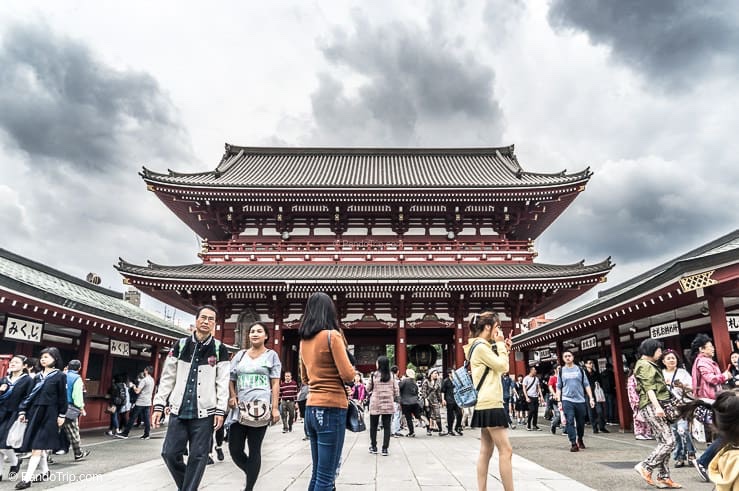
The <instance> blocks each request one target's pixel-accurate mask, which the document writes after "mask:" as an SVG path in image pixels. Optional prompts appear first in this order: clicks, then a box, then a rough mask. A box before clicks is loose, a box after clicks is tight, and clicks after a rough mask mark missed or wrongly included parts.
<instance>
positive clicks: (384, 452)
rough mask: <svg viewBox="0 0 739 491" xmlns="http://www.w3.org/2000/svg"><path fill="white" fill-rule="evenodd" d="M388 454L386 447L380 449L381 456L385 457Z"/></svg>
mask: <svg viewBox="0 0 739 491" xmlns="http://www.w3.org/2000/svg"><path fill="white" fill-rule="evenodd" d="M375 453H377V452H375ZM388 455H390V454H389V453H387V449H386V448H383V449H382V456H383V457H387V456H388Z"/></svg>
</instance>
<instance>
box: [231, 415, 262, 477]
mask: <svg viewBox="0 0 739 491" xmlns="http://www.w3.org/2000/svg"><path fill="white" fill-rule="evenodd" d="M266 433H267V426H260V427H258V428H254V427H252V426H244V425H241V424H239V423H233V424H232V425H231V426H230V427H229V429H228V451H229V452H230V453H231V458H232V459H233V461H234V464H236V466H237V467H238V468H239V469H241V470H242V471H244V474H246V491H252V490H253V489H254V484H256V482H257V477H259V469H260V468H261V467H262V440H264V435H265V434H266ZM247 444H248V446H249V455H248V456H247V455H246V454H245V453H244V446H245V445H247Z"/></svg>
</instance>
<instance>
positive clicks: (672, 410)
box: [659, 395, 682, 424]
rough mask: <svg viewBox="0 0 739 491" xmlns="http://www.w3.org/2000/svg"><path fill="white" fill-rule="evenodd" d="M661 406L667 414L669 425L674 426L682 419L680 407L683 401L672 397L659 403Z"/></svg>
mask: <svg viewBox="0 0 739 491" xmlns="http://www.w3.org/2000/svg"><path fill="white" fill-rule="evenodd" d="M659 405H660V406H662V409H663V410H664V412H665V419H666V420H667V422H668V423H670V424H672V423H674V422H675V421H677V420H678V419H680V406H681V405H682V404H681V401H680V400H679V399H678V398H677V397H675V396H674V395H670V398H669V399H667V400H664V401H659Z"/></svg>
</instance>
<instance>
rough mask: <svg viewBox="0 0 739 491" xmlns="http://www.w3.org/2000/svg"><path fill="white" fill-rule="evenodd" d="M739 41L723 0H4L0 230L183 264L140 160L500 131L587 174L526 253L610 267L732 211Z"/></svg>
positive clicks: (88, 261)
mask: <svg viewBox="0 0 739 491" xmlns="http://www.w3.org/2000/svg"><path fill="white" fill-rule="evenodd" d="M267 5H268V6H267ZM737 46H739V10H737V9H736V8H735V7H734V4H733V3H732V2H724V1H718V0H717V1H710V0H709V1H704V2H693V1H691V0H674V1H673V0H653V1H649V2H643V1H638V0H628V1H627V0H622V1H618V2H613V1H608V0H590V1H586V2H583V1H572V0H552V1H550V2H545V1H534V0H532V1H531V2H518V3H517V2H514V1H510V0H499V1H491V2H474V1H436V2H433V1H431V2H421V1H412V2H411V1H409V2H395V1H387V2H381V1H376V2H360V1H357V2H344V1H341V2H329V1H320V2H309V1H303V0H301V1H294V2H287V1H285V2H270V3H269V4H267V3H264V2H251V3H247V2H238V1H233V2H227V1H217V2H209V3H208V5H207V6H206V5H205V4H203V3H202V2H182V1H169V2H167V1H157V2H145V1H131V0H129V1H127V2H116V1H98V0H96V1H58V2H47V1H32V0H4V1H3V2H0V176H1V177H0V196H2V199H0V247H3V248H6V249H10V250H12V251H14V252H17V253H20V254H22V255H25V256H27V257H29V258H32V259H36V260H39V261H42V262H45V263H47V264H49V265H51V266H53V267H56V268H59V269H62V270H64V271H66V272H69V273H72V274H75V275H78V276H80V277H84V275H86V274H87V273H88V272H90V271H94V272H96V273H98V274H99V275H100V276H101V277H102V279H103V285H105V286H110V287H112V288H115V289H119V290H120V289H122V288H123V287H122V285H121V278H120V276H119V275H118V274H117V272H116V271H115V270H114V269H113V267H112V265H113V264H114V263H115V262H117V258H118V257H119V256H121V257H123V258H125V259H126V260H128V261H131V262H136V263H144V262H145V261H146V260H147V259H149V260H152V261H154V262H157V263H163V264H186V263H193V262H197V257H196V252H197V250H198V241H197V238H196V237H195V236H194V234H193V233H192V232H191V231H190V230H189V229H188V228H187V227H186V226H185V225H184V224H182V223H181V222H179V220H177V219H176V218H175V217H174V215H173V214H171V213H170V212H169V211H167V209H166V208H165V207H164V205H162V204H161V203H160V202H159V201H158V200H157V199H156V197H155V196H154V195H153V194H152V193H149V192H147V191H146V189H145V186H144V184H143V181H142V180H141V179H140V177H139V176H138V175H137V173H138V171H139V170H140V169H141V166H142V165H146V166H147V167H148V168H150V169H154V170H160V171H163V170H166V169H168V168H171V169H175V170H178V171H202V170H211V169H213V168H214V167H215V166H216V164H217V163H218V161H219V160H220V156H221V154H222V152H223V144H224V142H230V143H234V144H239V145H300V146H320V145H324V146H331V145H333V146H501V145H509V144H515V145H516V152H517V155H518V157H519V161H520V162H521V164H522V165H523V166H524V168H525V169H527V170H532V171H542V172H558V171H560V170H562V169H567V170H568V171H577V170H580V169H582V168H585V167H587V166H590V168H591V169H592V170H593V171H594V172H595V175H594V177H593V179H592V180H591V182H590V185H589V186H588V188H587V190H586V192H585V193H583V194H582V195H581V196H580V197H579V198H578V199H577V200H576V201H575V203H574V204H573V206H571V207H570V208H569V210H568V211H567V212H566V213H565V214H564V215H563V216H562V217H560V218H559V220H558V221H557V222H555V224H554V225H553V226H552V227H551V228H550V229H549V230H548V231H547V232H546V233H545V234H544V235H542V236H541V238H540V239H539V240H538V242H537V249H538V250H539V252H540V255H539V258H538V261H540V262H548V263H573V262H576V261H579V260H581V259H585V260H586V262H588V263H592V262H597V261H601V260H602V259H604V258H605V257H607V256H612V258H613V260H614V262H616V263H617V267H616V268H615V269H614V271H613V272H612V273H611V275H610V279H609V283H608V284H607V285H606V286H613V285H615V284H616V283H618V282H620V281H623V280H625V279H628V278H630V277H631V276H633V275H635V274H637V273H639V272H642V271H644V270H646V269H647V268H649V267H652V266H655V265H656V264H658V263H659V262H661V261H663V260H666V259H669V258H671V257H674V256H675V255H677V254H679V253H682V252H685V251H687V250H689V249H690V248H692V247H695V246H698V245H700V244H703V243H705V242H707V241H710V240H712V239H714V238H716V237H718V236H720V235H723V234H724V233H727V232H729V231H731V230H734V229H736V228H737V225H739V206H737V205H736V193H737V184H739V162H737V160H739V138H737V137H736V135H735V133H736V131H737V128H739V90H738V89H739V87H738V84H737V76H738V75H739V53H738V49H739V48H737ZM587 298H590V297H586V298H584V299H583V300H586V299H587ZM151 305H152V307H151V308H154V309H157V308H158V309H161V307H156V306H154V304H153V303H152V304H151Z"/></svg>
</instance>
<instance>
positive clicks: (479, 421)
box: [464, 312, 513, 491]
mask: <svg viewBox="0 0 739 491" xmlns="http://www.w3.org/2000/svg"><path fill="white" fill-rule="evenodd" d="M510 347H511V341H510V339H505V337H504V336H503V330H502V329H501V326H500V320H499V319H498V314H496V313H494V312H483V313H482V314H480V315H475V316H474V317H473V318H472V321H471V322H470V339H469V341H468V343H467V345H466V346H465V347H464V353H465V356H466V357H467V358H468V359H469V362H470V368H471V371H472V381H473V382H474V384H475V387H477V386H478V385H479V384H480V381H481V380H482V385H481V386H480V391H479V392H478V394H477V404H475V412H474V414H473V415H472V427H473V428H480V455H479V457H478V459H477V488H478V489H480V490H485V489H487V482H488V468H489V466H490V459H491V458H492V457H493V448H497V449H498V465H499V471H500V480H501V481H502V482H503V489H505V491H511V490H512V489H513V467H512V463H511V459H512V457H513V449H512V448H511V442H510V440H509V439H508V417H507V416H506V413H505V410H504V409H503V384H502V382H501V375H503V374H504V373H506V372H507V371H508V351H509V350H510ZM483 379H484V380H483Z"/></svg>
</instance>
